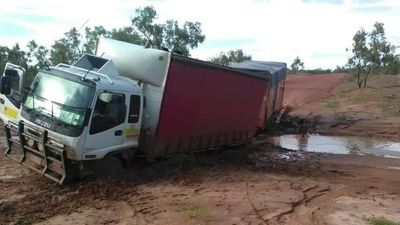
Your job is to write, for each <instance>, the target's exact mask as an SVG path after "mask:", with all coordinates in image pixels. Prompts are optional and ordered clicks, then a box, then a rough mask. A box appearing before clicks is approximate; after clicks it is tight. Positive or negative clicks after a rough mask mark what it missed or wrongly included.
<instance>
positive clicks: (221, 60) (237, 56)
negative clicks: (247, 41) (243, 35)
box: [210, 49, 251, 66]
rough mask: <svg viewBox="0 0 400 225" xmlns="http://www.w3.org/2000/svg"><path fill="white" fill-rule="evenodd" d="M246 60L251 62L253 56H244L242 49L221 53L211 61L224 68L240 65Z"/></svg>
mask: <svg viewBox="0 0 400 225" xmlns="http://www.w3.org/2000/svg"><path fill="white" fill-rule="evenodd" d="M246 60H251V55H246V54H244V53H243V50H242V49H236V50H230V51H228V52H221V53H219V55H218V56H216V57H214V58H211V59H210V61H211V62H212V63H216V64H220V65H224V66H227V65H230V64H234V63H240V62H243V61H246Z"/></svg>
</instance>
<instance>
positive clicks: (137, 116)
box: [123, 94, 143, 148]
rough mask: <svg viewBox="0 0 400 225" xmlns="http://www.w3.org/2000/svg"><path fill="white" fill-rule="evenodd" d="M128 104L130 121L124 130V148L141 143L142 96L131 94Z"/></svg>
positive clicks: (133, 146)
mask: <svg viewBox="0 0 400 225" xmlns="http://www.w3.org/2000/svg"><path fill="white" fill-rule="evenodd" d="M128 100H129V101H128V102H127V104H128V122H127V124H126V127H125V130H124V144H123V145H124V148H135V147H138V145H139V135H140V128H141V124H142V116H141V113H142V112H141V111H142V110H141V109H142V107H143V105H142V104H143V101H142V96H141V95H138V94H131V95H130V96H129V99H128Z"/></svg>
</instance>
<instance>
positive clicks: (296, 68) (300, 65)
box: [290, 56, 304, 74]
mask: <svg viewBox="0 0 400 225" xmlns="http://www.w3.org/2000/svg"><path fill="white" fill-rule="evenodd" d="M290 68H291V70H292V71H293V74H296V72H298V71H299V70H301V69H304V62H302V61H301V59H300V57H298V56H297V57H296V58H295V59H294V60H293V63H292V65H290Z"/></svg>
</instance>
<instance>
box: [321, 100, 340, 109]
mask: <svg viewBox="0 0 400 225" xmlns="http://www.w3.org/2000/svg"><path fill="white" fill-rule="evenodd" d="M325 105H326V107H328V108H330V109H337V108H339V106H340V102H339V101H338V100H329V101H328V102H327V103H326V104H325Z"/></svg>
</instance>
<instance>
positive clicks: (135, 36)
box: [110, 27, 144, 45]
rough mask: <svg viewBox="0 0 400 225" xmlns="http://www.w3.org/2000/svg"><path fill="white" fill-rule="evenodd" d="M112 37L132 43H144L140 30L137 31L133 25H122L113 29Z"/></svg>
mask: <svg viewBox="0 0 400 225" xmlns="http://www.w3.org/2000/svg"><path fill="white" fill-rule="evenodd" d="M110 35H111V38H112V39H115V40H118V41H124V42H128V43H132V44H137V45H140V44H144V43H143V42H144V41H143V39H142V37H141V36H140V34H139V33H138V32H136V31H135V30H134V29H133V27H122V28H118V29H115V28H114V29H112V31H111V34H110Z"/></svg>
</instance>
